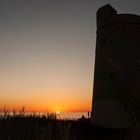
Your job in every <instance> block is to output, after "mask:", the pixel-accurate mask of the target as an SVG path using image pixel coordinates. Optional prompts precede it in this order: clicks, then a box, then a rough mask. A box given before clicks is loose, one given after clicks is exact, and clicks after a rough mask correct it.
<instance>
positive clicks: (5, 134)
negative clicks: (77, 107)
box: [0, 107, 138, 140]
mask: <svg viewBox="0 0 140 140" xmlns="http://www.w3.org/2000/svg"><path fill="white" fill-rule="evenodd" d="M137 138H138V133H136V132H135V131H133V132H132V131H131V130H123V129H121V130H120V129H110V128H102V127H99V126H94V127H93V126H91V125H90V119H86V118H84V117H81V119H79V120H57V116H56V114H54V113H43V114H36V113H30V114H26V113H25V108H24V107H23V108H22V109H21V110H20V111H19V112H16V111H15V110H13V112H12V113H10V112H9V111H8V109H6V108H4V109H3V111H2V112H1V113H0V140H92V139H95V140H100V139H101V140H104V139H108V140H110V139H111V140H124V139H126V140H127V139H128V140H136V139H137Z"/></svg>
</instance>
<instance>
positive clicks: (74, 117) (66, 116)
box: [56, 112, 88, 120]
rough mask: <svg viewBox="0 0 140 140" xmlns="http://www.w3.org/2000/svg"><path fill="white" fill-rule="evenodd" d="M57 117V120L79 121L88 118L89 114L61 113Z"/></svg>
mask: <svg viewBox="0 0 140 140" xmlns="http://www.w3.org/2000/svg"><path fill="white" fill-rule="evenodd" d="M56 115H57V119H68V120H77V119H80V118H82V116H84V117H85V118H88V112H60V113H58V114H56Z"/></svg>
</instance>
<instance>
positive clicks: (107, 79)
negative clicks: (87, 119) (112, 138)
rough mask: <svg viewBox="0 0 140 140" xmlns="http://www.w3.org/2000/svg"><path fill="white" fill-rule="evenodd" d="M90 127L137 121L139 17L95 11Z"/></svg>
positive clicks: (119, 125) (103, 9) (125, 125)
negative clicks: (95, 27)
mask: <svg viewBox="0 0 140 140" xmlns="http://www.w3.org/2000/svg"><path fill="white" fill-rule="evenodd" d="M91 121H92V124H94V125H100V126H103V127H110V128H132V127H137V126H139V122H140V16H137V15H132V14H117V11H116V10H115V9H114V8H112V7H111V6H110V5H109V4H108V5H105V6H103V7H101V8H100V9H99V10H98V11H97V39H96V57H95V71H94V87H93V102H92V117H91Z"/></svg>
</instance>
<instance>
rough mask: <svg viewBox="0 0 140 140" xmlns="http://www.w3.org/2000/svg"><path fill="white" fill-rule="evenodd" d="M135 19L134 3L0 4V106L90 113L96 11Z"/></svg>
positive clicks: (102, 0) (54, 1)
mask: <svg viewBox="0 0 140 140" xmlns="http://www.w3.org/2000/svg"><path fill="white" fill-rule="evenodd" d="M107 3H110V4H112V6H113V7H114V8H115V9H116V10H117V11H118V13H133V14H138V15H140V8H139V7H140V1H139V0H121V1H119V0H46V1H45V0H44V1H41V0H38V1H37V0H34V1H33V0H32V1H22V0H19V1H18V2H17V1H14V0H13V1H9V2H8V1H6V2H2V1H1V2H0V19H1V20H0V108H3V107H4V106H5V107H7V108H19V107H21V106H25V107H26V109H27V110H28V111H46V110H48V111H56V110H60V111H90V110H91V101H92V88H93V72H94V57H95V53H94V49H95V43H96V41H95V40H96V11H97V9H98V8H99V7H101V6H103V5H104V4H107Z"/></svg>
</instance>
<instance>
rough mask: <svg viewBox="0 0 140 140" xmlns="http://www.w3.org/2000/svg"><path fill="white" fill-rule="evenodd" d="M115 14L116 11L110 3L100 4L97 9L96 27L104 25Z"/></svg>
mask: <svg viewBox="0 0 140 140" xmlns="http://www.w3.org/2000/svg"><path fill="white" fill-rule="evenodd" d="M115 15H117V11H116V10H115V9H114V8H113V7H112V6H111V5H110V4H107V5H104V6H102V7H101V8H99V9H98V11H97V27H100V26H102V25H105V24H106V23H107V22H108V21H109V20H110V19H111V18H112V16H115Z"/></svg>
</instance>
